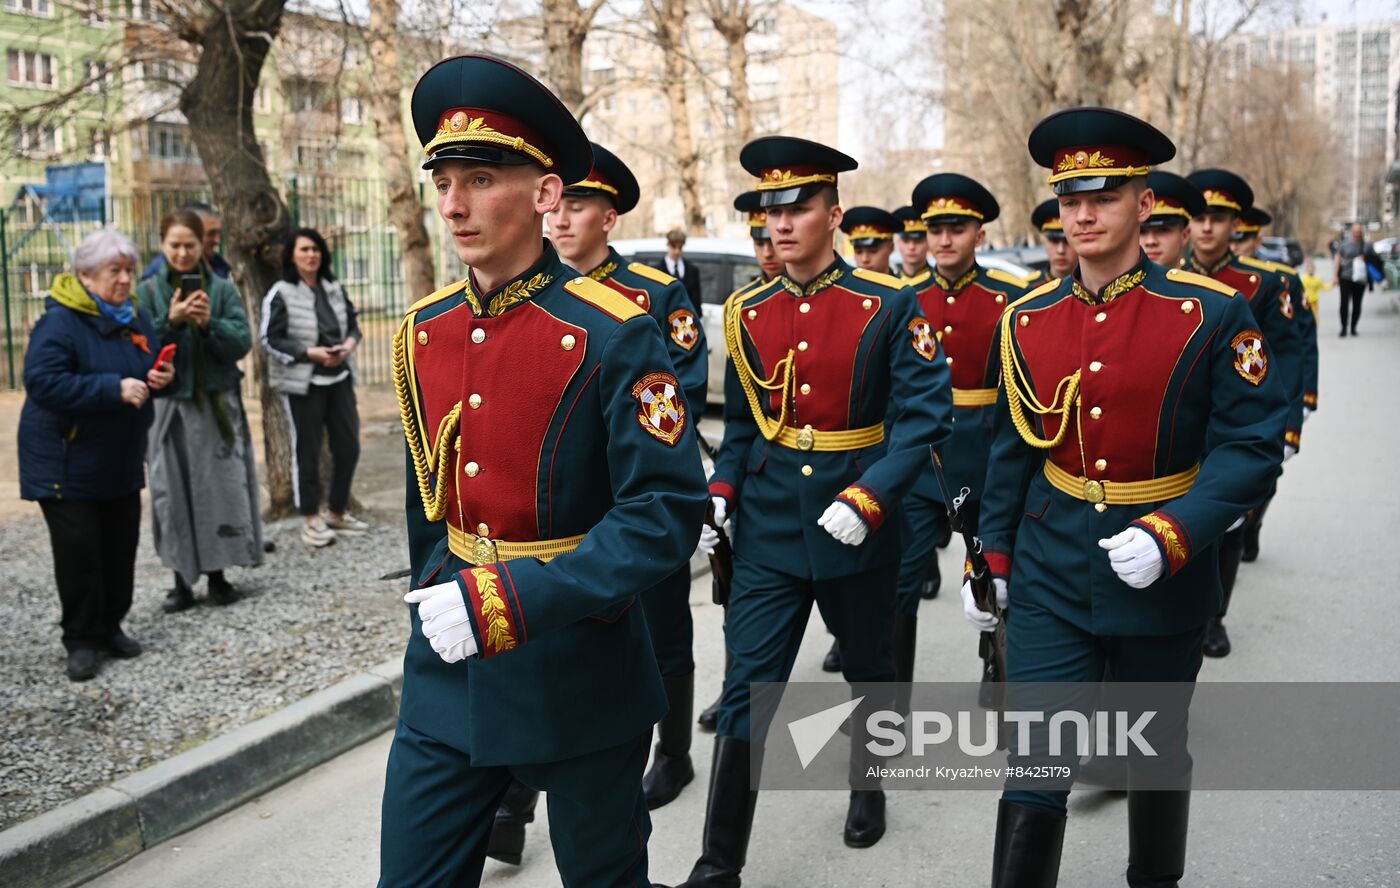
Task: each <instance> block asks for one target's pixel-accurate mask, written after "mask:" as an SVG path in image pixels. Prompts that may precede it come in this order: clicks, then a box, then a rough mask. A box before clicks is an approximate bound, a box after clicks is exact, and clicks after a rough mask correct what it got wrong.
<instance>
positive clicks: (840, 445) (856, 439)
mask: <svg viewBox="0 0 1400 888" xmlns="http://www.w3.org/2000/svg"><path fill="white" fill-rule="evenodd" d="M773 440H774V441H775V442H777V443H779V444H781V445H783V446H784V447H789V448H791V449H793V450H827V451H830V450H860V449H861V448H862V447H870V446H871V445H873V444H879V443H880V442H881V441H883V440H885V427H884V426H883V425H873V426H866V427H865V428H863V429H847V430H845V431H842V432H822V431H818V430H817V429H814V428H812V427H811V426H803V427H802V428H800V429H794V428H788V427H785V428H784V429H783V430H782V431H780V432H778V436H777V437H776V438H774V439H773Z"/></svg>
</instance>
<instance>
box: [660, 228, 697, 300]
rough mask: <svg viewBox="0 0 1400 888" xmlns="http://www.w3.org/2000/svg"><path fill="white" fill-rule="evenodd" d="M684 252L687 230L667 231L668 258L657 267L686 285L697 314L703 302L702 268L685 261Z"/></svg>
mask: <svg viewBox="0 0 1400 888" xmlns="http://www.w3.org/2000/svg"><path fill="white" fill-rule="evenodd" d="M684 252H685V232H684V231H681V230H680V229H679V228H672V229H671V230H670V231H668V232H666V258H664V259H662V260H661V261H660V262H658V263H656V267H657V268H659V269H661V270H662V271H664V272H666V273H667V274H669V275H670V276H671V277H673V278H675V279H676V280H678V281H680V282H681V283H682V284H683V285H684V286H685V292H686V293H688V294H690V301H691V302H692V303H694V305H695V311H696V314H699V312H700V306H701V305H702V304H703V300H702V299H701V298H700V269H698V268H696V267H695V266H694V265H691V264H690V263H689V262H686V261H685V256H684Z"/></svg>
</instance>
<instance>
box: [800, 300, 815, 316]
mask: <svg viewBox="0 0 1400 888" xmlns="http://www.w3.org/2000/svg"><path fill="white" fill-rule="evenodd" d="M797 310H798V311H800V312H802V313H803V314H806V313H807V312H809V311H811V310H812V303H810V302H804V303H802V304H801V305H799V306H798V307H797Z"/></svg>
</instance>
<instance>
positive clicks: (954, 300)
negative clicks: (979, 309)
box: [948, 296, 958, 305]
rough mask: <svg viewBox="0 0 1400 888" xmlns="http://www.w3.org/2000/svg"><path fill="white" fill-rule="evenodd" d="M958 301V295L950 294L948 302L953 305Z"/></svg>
mask: <svg viewBox="0 0 1400 888" xmlns="http://www.w3.org/2000/svg"><path fill="white" fill-rule="evenodd" d="M957 301H958V297H956V296H949V297H948V304H949V305H952V304H953V303H955V302H957Z"/></svg>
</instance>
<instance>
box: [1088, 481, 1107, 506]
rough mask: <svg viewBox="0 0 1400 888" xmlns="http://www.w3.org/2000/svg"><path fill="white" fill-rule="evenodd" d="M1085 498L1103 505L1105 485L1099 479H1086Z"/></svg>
mask: <svg viewBox="0 0 1400 888" xmlns="http://www.w3.org/2000/svg"><path fill="white" fill-rule="evenodd" d="M1084 499H1086V500H1088V501H1089V502H1091V503H1097V504H1099V505H1102V504H1103V501H1104V489H1103V485H1102V484H1100V483H1099V482H1097V481H1085V482H1084Z"/></svg>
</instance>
